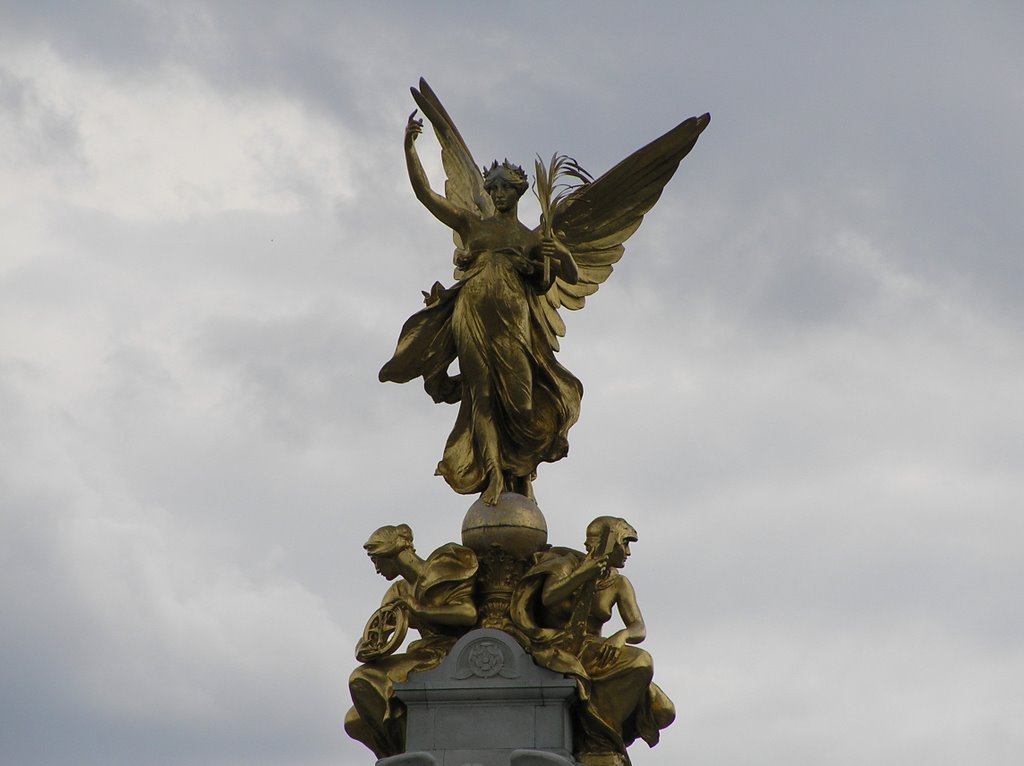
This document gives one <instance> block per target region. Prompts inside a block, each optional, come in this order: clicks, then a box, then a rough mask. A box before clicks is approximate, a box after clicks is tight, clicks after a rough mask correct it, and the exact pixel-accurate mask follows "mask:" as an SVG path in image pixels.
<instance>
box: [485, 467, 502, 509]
mask: <svg viewBox="0 0 1024 766" xmlns="http://www.w3.org/2000/svg"><path fill="white" fill-rule="evenodd" d="M504 491H505V480H504V478H503V477H502V475H501V471H493V472H492V473H491V480H490V482H488V484H487V489H485V490H484V491H483V494H481V495H480V499H481V500H483V501H484V503H486V504H487V505H497V504H498V498H500V497H501V493H502V492H504Z"/></svg>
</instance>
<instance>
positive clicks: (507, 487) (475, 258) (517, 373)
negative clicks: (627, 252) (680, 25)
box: [380, 79, 711, 505]
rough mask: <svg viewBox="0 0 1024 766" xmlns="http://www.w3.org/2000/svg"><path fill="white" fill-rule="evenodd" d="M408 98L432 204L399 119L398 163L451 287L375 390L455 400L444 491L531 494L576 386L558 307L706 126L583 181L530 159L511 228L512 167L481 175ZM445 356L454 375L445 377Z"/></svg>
mask: <svg viewBox="0 0 1024 766" xmlns="http://www.w3.org/2000/svg"><path fill="white" fill-rule="evenodd" d="M412 94H413V98H414V99H415V101H416V103H417V105H418V106H419V107H420V109H422V110H423V113H424V114H425V115H426V116H427V118H428V119H429V120H430V122H431V124H432V125H433V127H434V132H435V133H436V134H437V138H438V141H439V142H440V144H441V156H442V160H443V164H444V168H445V172H446V174H447V181H446V183H445V189H444V195H441V194H438V193H437V192H435V191H434V190H433V189H431V188H430V183H429V181H428V180H427V176H426V173H425V172H424V171H423V166H422V165H421V163H420V160H419V156H418V155H417V153H416V143H415V142H416V138H417V137H418V136H419V134H420V133H421V131H422V129H423V122H422V120H417V119H416V118H415V115H416V112H413V114H412V115H411V116H410V117H409V121H408V124H407V125H406V129H405V156H406V164H407V166H408V171H409V180H410V181H411V182H412V187H413V191H414V192H415V193H416V197H417V199H419V200H420V202H422V203H423V205H424V206H425V207H426V208H427V210H429V211H430V212H431V213H432V214H433V215H434V217H435V218H437V219H438V220H439V221H441V223H443V224H445V225H446V226H448V227H449V228H450V229H451V230H452V232H453V233H454V237H455V245H456V249H455V279H456V282H455V284H454V285H452V286H451V287H448V288H446V287H443V286H442V285H441V284H440V283H435V284H434V286H433V288H432V289H431V290H430V291H429V292H425V293H424V295H425V296H426V304H427V306H426V308H424V309H422V310H420V311H418V312H417V313H416V314H414V315H413V316H412V317H410V318H409V320H408V321H407V322H406V323H405V325H404V326H403V327H402V332H401V335H400V336H399V340H398V346H397V348H396V350H395V354H394V356H393V357H392V358H391V360H390V361H388V362H387V364H385V365H384V367H383V368H382V369H381V371H380V379H381V381H394V382H397V383H405V382H408V381H410V380H412V379H413V378H416V377H422V378H423V383H424V388H425V389H426V390H427V393H428V394H430V396H431V397H432V398H433V399H434V401H435V402H447V403H450V404H455V403H459V411H458V415H457V416H456V419H455V427H454V428H453V429H452V432H451V435H450V436H449V437H448V441H447V443H446V444H445V449H444V455H443V456H442V458H441V461H440V463H438V466H437V473H438V474H439V475H440V476H443V477H444V479H445V480H446V481H447V482H448V484H449V485H450V486H451V487H452V489H454V490H455V491H456V492H459V493H462V494H475V493H477V492H482V498H483V500H484V502H485V503H487V504H488V505H494V504H495V503H496V502H497V500H498V498H499V497H500V496H501V494H502V493H503V492H507V491H511V492H517V493H520V494H522V495H525V496H527V497H533V490H532V482H533V479H534V477H535V476H536V472H537V466H538V465H539V464H540V463H542V462H554V461H556V460H560V459H561V458H563V457H565V455H566V453H567V452H568V449H569V443H568V433H569V429H570V428H571V427H572V425H573V424H574V423H575V422H576V420H577V418H578V417H579V412H580V399H581V398H582V396H583V386H582V384H581V383H580V381H579V380H578V379H577V378H576V376H574V375H573V374H572V373H571V372H569V371H568V370H567V369H566V368H565V367H563V366H562V365H561V364H559V363H558V361H557V359H556V358H555V352H556V351H557V350H558V338H559V337H561V336H562V335H564V334H565V324H564V322H563V321H562V319H561V317H559V315H558V309H559V308H561V307H563V306H564V307H565V308H568V309H573V310H575V309H580V308H583V305H584V303H585V299H586V296H588V295H592V294H593V293H595V292H597V289H598V287H599V286H600V285H601V283H603V282H604V281H605V280H606V279H607V278H608V276H609V275H610V274H611V273H612V265H613V264H614V263H616V262H617V261H618V260H619V259H620V258H621V257H622V253H623V250H624V248H623V243H624V242H625V241H626V240H627V239H628V238H629V237H630V236H631V235H632V234H633V232H635V231H636V230H637V228H638V227H639V226H640V223H641V221H642V220H643V217H644V215H645V214H646V213H647V212H648V211H649V210H650V209H651V208H652V207H653V206H654V204H655V203H656V202H657V201H658V198H659V197H660V196H661V192H662V189H664V187H665V184H666V183H668V181H669V179H670V178H671V177H672V175H673V174H674V173H675V171H676V169H677V168H678V166H679V163H680V162H681V161H682V159H683V158H684V157H685V156H686V155H687V154H688V153H689V151H690V149H692V148H693V146H694V144H695V143H696V141H697V138H698V136H700V133H701V131H703V130H704V128H705V127H707V125H708V123H709V122H710V120H711V116H710V115H708V114H705V115H703V116H701V117H691V118H690V119H688V120H685V121H683V122H682V123H680V124H679V125H677V126H676V127H675V128H673V129H672V130H670V131H669V132H668V133H665V134H664V135H663V136H661V137H660V138H657V139H655V140H654V141H652V142H651V143H649V144H647V146H644V147H643V148H641V149H639V150H637V151H636V152H634V153H633V154H631V155H629V156H628V157H627V158H626V159H624V160H623V161H622V162H620V163H619V164H618V165H616V166H615V167H614V168H612V169H611V170H609V171H608V172H607V173H605V174H604V175H602V176H601V177H600V178H597V179H596V180H591V177H590V175H589V174H588V173H586V171H584V170H583V169H582V168H580V167H579V165H577V164H576V162H575V161H573V160H571V159H569V158H567V157H564V156H563V157H558V156H556V157H554V158H553V159H552V162H551V164H550V165H549V166H548V167H545V166H544V165H542V164H541V163H540V162H538V163H537V166H536V169H537V183H536V186H535V191H536V192H537V194H538V197H539V198H540V202H541V209H542V220H541V223H540V225H539V226H537V227H535V228H529V227H527V226H525V225H524V224H523V223H521V222H520V221H519V217H518V204H519V199H520V197H521V196H522V195H523V194H524V193H525V192H526V190H527V189H528V188H529V181H528V179H527V176H526V173H525V172H524V171H523V169H522V168H521V167H519V166H517V165H513V164H511V163H509V162H508V161H507V160H506V161H505V162H502V163H500V164H499V163H498V162H497V161H495V162H494V163H492V164H491V165H490V167H485V168H484V169H483V172H482V173H481V171H480V170H479V169H478V165H477V164H476V161H475V160H474V159H473V157H472V155H471V154H470V152H469V149H468V147H467V146H466V143H465V142H464V141H463V139H462V136H461V135H460V134H459V131H458V130H457V129H456V127H455V125H454V123H453V122H452V120H451V118H450V117H449V116H448V113H447V112H446V111H445V109H444V107H443V106H442V105H441V102H440V101H439V100H438V98H437V96H436V95H435V94H434V92H433V91H432V90H431V89H430V87H429V86H428V85H427V83H426V82H425V81H424V80H422V79H421V80H420V86H419V88H418V89H417V88H413V89H412ZM455 360H458V364H459V370H460V372H459V374H457V375H450V374H449V367H450V366H451V364H452V363H453V362H454V361H455Z"/></svg>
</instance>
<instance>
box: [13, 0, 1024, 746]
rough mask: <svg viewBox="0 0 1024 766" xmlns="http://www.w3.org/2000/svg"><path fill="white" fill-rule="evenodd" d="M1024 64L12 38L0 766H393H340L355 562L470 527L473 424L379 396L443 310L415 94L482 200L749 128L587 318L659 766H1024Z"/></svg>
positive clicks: (456, 43) (819, 26)
mask: <svg viewBox="0 0 1024 766" xmlns="http://www.w3.org/2000/svg"><path fill="white" fill-rule="evenodd" d="M769 5H770V6H771V9H770V10H767V8H768V6H769ZM353 6H354V4H353ZM1021 29H1024V11H1022V6H1021V5H1020V4H1019V3H1016V2H998V1H997V0H992V1H991V2H987V3H986V2H982V3H967V2H963V3H945V2H922V3H897V4H891V3H881V2H866V3H810V2H808V3H796V2H793V3H773V4H757V3H731V2H724V3H723V2H716V3H710V2H709V3H704V2H699V3H686V4H683V3H680V4H678V7H677V4H673V3H663V4H662V3H649V4H638V3H621V2H614V3H612V2H608V3H599V2H598V3H594V2H588V3H567V4H559V5H557V6H552V5H551V4H548V3H541V2H516V3H509V4H506V6H505V7H503V8H500V9H496V8H495V9H486V10H484V9H482V8H480V7H478V6H477V5H475V4H468V3H467V4H455V3H452V4H447V5H444V6H443V7H434V4H427V3H387V4H384V3H375V4H369V3H367V4H362V5H359V6H357V7H351V8H350V7H346V6H345V4H343V3H327V2H323V3H315V2H294V3H271V2H251V3H241V2H238V3H228V2H223V3H212V2H211V3H203V2H190V1H183V2H178V3H169V4H165V3H160V2H151V1H149V0H140V1H138V2H74V3H72V2H60V0H48V1H47V2H42V1H41V0H40V1H37V2H33V3H25V2H17V0H7V1H5V2H3V3H0V232H2V234H0V551H2V554H0V555H2V561H3V571H4V577H3V578H2V581H0V762H2V764H3V766H51V765H54V766H56V765H60V766H64V765H68V766H71V765H73V766H78V765H80V764H82V765H89V764H104V765H118V764H132V765H136V764H147V765H149V764H153V765H155V766H164V765H166V766H184V765H185V764H190V765H191V764H195V765H202V766H234V765H235V764H246V765H247V766H264V765H265V766H285V765H287V766H327V765H328V764H330V765H331V766H350V765H351V766H356V764H366V763H369V762H370V761H371V760H372V756H370V754H369V753H368V751H366V750H364V749H363V748H362V747H361V746H360V745H358V744H356V743H354V742H351V741H349V740H347V739H346V737H345V735H344V732H343V731H342V727H341V721H342V717H343V715H344V712H345V709H346V707H347V706H348V695H347V689H346V686H345V680H346V678H347V676H348V673H349V672H350V671H351V669H352V668H353V666H354V663H355V661H354V658H353V655H352V647H353V646H354V643H355V640H356V637H357V634H358V632H359V631H361V629H362V625H363V622H364V621H365V619H366V617H367V616H368V615H369V614H370V613H371V611H372V610H373V608H374V607H375V606H376V602H377V600H378V599H379V597H380V595H381V593H382V591H383V589H384V582H383V580H381V579H380V578H378V577H377V576H376V575H375V574H374V572H373V569H372V567H371V566H370V564H369V562H367V560H366V559H365V557H364V556H363V555H362V551H361V549H360V544H361V543H362V541H363V540H364V539H365V537H366V535H367V534H368V533H369V532H370V531H372V529H374V528H375V527H377V526H378V525H380V524H382V523H389V522H390V523H398V522H401V521H404V522H408V523H409V524H411V525H412V526H413V528H414V530H415V531H416V534H417V540H418V544H419V548H420V550H421V552H427V551H429V550H431V549H432V548H434V547H436V546H437V545H440V544H441V543H443V542H446V541H448V540H453V539H457V537H458V531H459V525H460V522H461V519H462V515H463V513H464V512H465V509H466V508H467V507H468V505H469V502H470V499H469V498H465V497H462V496H458V495H455V494H454V493H453V492H451V491H450V490H449V489H448V488H447V487H446V486H445V484H444V482H443V481H442V480H440V479H438V478H435V477H434V476H432V471H433V467H434V465H435V463H436V461H437V459H438V458H439V456H440V452H441V448H442V445H443V442H444V439H445V437H446V436H447V433H448V430H449V429H450V427H451V424H452V422H453V419H454V414H455V412H454V409H453V408H451V407H447V406H436V405H433V404H432V403H431V402H430V400H429V399H428V398H427V397H426V396H425V395H424V393H423V391H422V389H421V387H420V386H419V385H417V384H410V385H406V386H396V385H391V384H389V385H381V384H379V383H378V382H377V370H378V368H379V367H380V365H381V364H382V363H383V362H384V361H385V360H386V359H387V358H388V357H389V356H390V354H391V352H392V350H393V348H394V342H395V340H396V338H397V334H398V330H399V328H400V326H401V324H402V322H403V321H404V320H405V318H406V317H407V316H408V315H409V314H410V313H412V312H413V311H414V310H416V308H417V307H418V306H419V305H420V292H419V291H420V290H421V289H427V288H428V287H429V285H430V284H431V283H432V282H433V281H434V280H442V281H448V280H450V278H451V240H450V237H449V235H448V233H447V232H446V231H445V230H444V228H443V227H442V226H441V225H440V224H438V223H437V222H436V221H435V220H434V219H432V218H431V217H430V215H429V214H428V213H427V212H426V211H425V210H424V209H423V208H422V207H421V206H420V205H419V204H418V203H417V202H416V200H415V198H414V197H413V195H412V192H411V190H410V188H409V185H408V180H407V178H406V175H405V170H404V164H403V157H402V151H401V138H402V129H403V127H404V124H405V121H406V118H407V116H408V114H409V112H410V111H412V108H413V104H412V101H411V98H410V97H409V93H408V87H409V86H410V85H413V84H415V83H416V81H417V79H418V78H419V77H420V76H421V75H422V76H425V77H426V78H427V79H428V80H429V81H430V83H431V85H433V86H434V88H435V90H437V92H438V93H439V95H440V96H441V98H442V100H443V101H444V103H445V105H446V106H447V108H448V110H449V112H450V113H451V114H452V115H453V117H454V118H455V120H456V121H457V123H458V125H459V127H460V129H461V131H462V133H463V135H464V136H465V137H466V140H467V141H468V142H469V144H470V146H471V148H472V149H473V151H474V153H475V155H476V158H477V160H479V161H481V162H483V161H488V162H489V161H490V160H491V159H493V158H494V157H498V158H499V159H500V158H504V157H506V156H507V157H508V158H510V159H511V160H513V161H515V162H519V163H522V164H524V165H528V164H531V162H532V159H533V157H534V156H535V155H536V154H538V153H539V154H541V155H543V156H548V155H550V154H551V153H552V152H555V151H562V152H568V153H570V154H572V155H574V156H575V157H576V158H577V159H578V160H579V161H580V162H581V163H582V164H583V165H584V166H585V167H587V168H588V169H589V170H591V171H592V172H594V173H595V174H597V173H601V172H603V171H604V170H606V169H608V168H609V167H611V166H612V165H613V164H614V163H615V162H617V161H618V160H619V159H621V158H622V157H624V156H625V155H626V154H628V153H629V152H631V151H633V150H634V149H636V148H638V147H640V146H641V145H643V144H644V143H646V142H647V141H649V140H651V139H653V138H655V137H656V136H658V135H660V134H661V133H662V132H664V131H665V130H667V129H669V128H670V127H672V126H673V125H675V124H676V123H677V122H679V121H681V120H682V119H684V118H686V117H689V116H691V115H694V114H700V113H703V112H705V111H710V112H711V113H712V115H713V122H712V124H711V126H710V128H709V129H708V130H707V131H706V132H705V134H704V135H703V137H702V138H701V139H700V142H699V143H698V145H697V147H696V149H695V150H694V151H693V153H692V154H691V155H690V157H689V158H687V159H686V161H685V162H684V163H683V165H682V167H681V169H680V171H679V173H678V174H677V175H676V177H675V178H674V179H673V181H672V182H671V184H670V185H669V187H668V189H667V191H666V193H665V195H664V196H663V197H662V199H661V201H660V202H659V204H658V206H657V207H656V208H655V210H654V211H653V212H652V214H651V215H650V216H648V218H647V220H646V221H645V223H644V226H643V227H642V228H641V230H640V232H639V233H638V234H637V235H636V236H635V237H634V238H633V239H632V240H631V241H630V243H629V246H628V248H627V252H626V255H625V257H624V258H623V260H622V262H621V264H620V265H619V267H617V269H616V272H615V274H614V275H613V277H612V278H611V280H610V281H609V282H608V283H607V284H606V285H605V286H604V287H603V288H602V290H601V292H600V293H599V294H598V295H597V296H595V297H594V298H593V299H591V300H590V301H589V302H588V304H587V307H586V309H585V311H583V312H578V313H572V314H570V315H569V316H567V317H566V319H567V324H568V325H569V329H568V335H567V337H566V339H565V342H564V343H563V351H562V353H561V356H560V358H561V360H562V362H563V363H564V364H565V365H566V366H567V367H568V368H569V369H571V370H572V371H573V372H575V373H576V374H577V376H578V377H579V378H580V379H581V380H582V381H583V383H584V385H585V387H586V391H587V392H586V395H585V397H584V400H583V414H582V417H581V420H580V422H579V424H578V425H577V426H576V427H575V428H574V430H573V431H572V433H571V435H570V436H571V445H572V454H571V455H570V457H569V458H568V459H567V460H564V461H562V462H561V463H559V464H556V465H548V466H542V468H541V473H540V477H539V480H538V482H537V484H536V490H537V493H538V499H539V501H540V504H541V507H542V508H543V510H544V512H545V514H546V516H547V519H548V524H549V527H550V530H551V539H552V541H553V542H556V543H558V544H577V545H578V544H579V543H581V542H582V536H583V530H584V528H585V525H586V523H587V522H588V521H589V520H590V519H591V518H593V517H594V516H596V515H599V514H606V513H611V514H615V515H622V516H625V517H626V518H628V519H629V520H630V521H631V522H632V523H633V524H634V525H635V526H636V527H637V529H638V530H639V532H640V541H639V543H637V545H636V546H635V547H634V555H633V558H632V559H631V561H630V565H629V569H628V574H629V575H630V577H631V579H632V580H633V582H634V584H635V586H636V588H637V591H638V594H639V597H640V602H641V606H642V607H643V608H644V612H645V617H646V620H647V624H648V633H649V638H648V640H647V643H646V644H645V646H646V647H647V648H648V649H650V651H651V652H652V654H653V655H654V657H655V660H656V663H657V668H658V670H657V679H658V680H659V682H660V683H661V685H662V686H663V687H664V688H665V689H666V691H667V692H668V693H669V694H670V695H671V696H672V697H673V698H674V700H675V702H676V704H677V706H678V708H679V712H680V716H679V720H678V721H677V723H676V724H675V725H674V726H673V727H672V728H670V729H669V730H667V731H666V732H665V733H664V736H663V739H662V743H661V745H659V746H658V748H657V749H655V750H651V751H648V750H647V749H646V748H645V747H644V745H643V744H642V743H640V744H638V745H637V746H636V747H634V748H633V757H634V763H635V764H637V766H647V765H651V766H653V764H657V763H690V764H697V763H715V764H718V765H719V766H739V765H741V764H772V765H774V764H778V765H779V766H782V765H783V764H785V765H786V766H811V764H814V765H815V766H817V765H818V764H822V763H826V764H830V766H862V765H863V764H885V765H889V764H892V765H893V766H904V765H905V764H911V763H928V764H931V765H932V766H954V765H955V766H961V765H962V764H965V763H972V764H986V766H1009V764H1016V763H1018V762H1019V757H1020V753H1021V752H1024V598H1022V596H1021V590H1022V584H1024V557H1022V556H1021V552H1022V550H1024V547H1022V546H1024V507H1022V506H1024V503H1022V499H1024V471H1022V467H1024V407H1022V406H1021V398H1022V390H1024V301H1022V300H1021V296H1022V294H1024V265H1022V259H1021V252H1022V249H1024V216H1022V214H1021V210H1020V204H1021V200H1022V199H1024V153H1022V151H1021V148H1020V147H1021V135H1022V134H1024V47H1022V46H1021V45H1020V30H1021ZM420 148H421V153H422V155H423V157H424V160H425V162H426V164H427V167H428V171H430V172H431V173H432V175H433V178H434V182H435V186H436V187H440V184H441V180H442V179H441V176H440V173H439V169H440V163H439V161H438V159H437V149H436V144H435V143H434V141H433V137H432V136H431V135H429V132H427V133H425V134H424V137H423V139H422V140H421V142H420ZM536 211H537V208H536V203H535V202H532V201H530V200H528V199H524V204H523V206H522V208H521V214H522V217H523V219H524V220H525V221H527V222H529V223H531V224H532V223H533V222H535V221H536V214H537V212H536Z"/></svg>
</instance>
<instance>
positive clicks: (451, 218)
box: [405, 111, 468, 235]
mask: <svg viewBox="0 0 1024 766" xmlns="http://www.w3.org/2000/svg"><path fill="white" fill-rule="evenodd" d="M422 132H423V120H417V119H416V111H413V113H412V114H410V115H409V122H408V123H407V124H406V126H405V164H406V167H408V169H409V181H410V182H411V183H412V190H413V191H414V192H415V193H416V199H418V200H419V201H420V202H422V203H423V206H424V207H425V208H426V209H427V210H429V211H430V212H431V213H432V214H433V215H434V217H435V218H437V220H439V221H440V222H441V223H443V224H444V225H445V226H448V227H449V228H451V229H454V230H455V231H457V232H459V234H460V235H461V234H464V233H465V231H466V228H467V225H468V218H467V215H466V212H465V211H464V210H460V209H459V208H458V207H456V206H455V205H453V204H452V203H451V202H450V201H449V200H448V199H447V198H445V197H442V196H441V195H440V194H438V193H437V192H435V191H434V190H433V189H431V188H430V181H429V180H428V179H427V174H426V173H425V172H424V171H423V164H422V163H421V162H420V158H419V155H418V154H417V153H416V139H417V138H418V137H419V135H420V133H422Z"/></svg>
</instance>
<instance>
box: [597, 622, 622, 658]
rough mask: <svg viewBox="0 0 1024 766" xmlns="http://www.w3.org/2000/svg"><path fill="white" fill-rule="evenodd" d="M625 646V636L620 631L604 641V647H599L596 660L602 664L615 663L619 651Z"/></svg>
mask: <svg viewBox="0 0 1024 766" xmlns="http://www.w3.org/2000/svg"><path fill="white" fill-rule="evenodd" d="M625 644H626V634H625V632H624V631H621V630H620V631H618V632H617V633H613V634H612V635H610V636H609V637H608V638H607V639H606V640H605V642H604V645H603V646H602V647H601V650H600V652H599V654H598V659H599V660H600V661H601V663H602V664H607V663H609V662H615V660H616V659H617V658H618V656H619V651H620V650H621V649H622V647H623V646H625Z"/></svg>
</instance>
